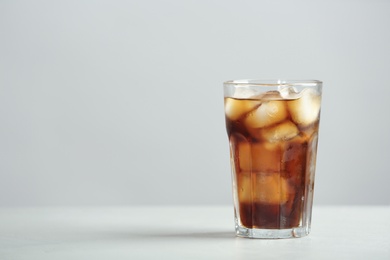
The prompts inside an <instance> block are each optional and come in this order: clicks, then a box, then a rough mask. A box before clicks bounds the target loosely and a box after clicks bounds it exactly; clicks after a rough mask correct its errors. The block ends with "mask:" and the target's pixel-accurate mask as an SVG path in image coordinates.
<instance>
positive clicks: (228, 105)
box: [225, 98, 261, 120]
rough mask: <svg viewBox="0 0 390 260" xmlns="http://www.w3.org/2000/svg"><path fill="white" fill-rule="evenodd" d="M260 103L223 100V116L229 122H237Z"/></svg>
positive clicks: (256, 101)
mask: <svg viewBox="0 0 390 260" xmlns="http://www.w3.org/2000/svg"><path fill="white" fill-rule="evenodd" d="M260 103H261V102H260V101H259V100H246V99H234V98H225V114H226V116H227V117H228V118H229V119H230V120H237V119H238V118H239V117H241V116H242V115H244V114H245V113H247V112H249V111H251V110H252V109H254V108H255V107H256V106H258V105H260Z"/></svg>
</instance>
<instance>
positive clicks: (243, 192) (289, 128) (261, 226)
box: [224, 81, 322, 238]
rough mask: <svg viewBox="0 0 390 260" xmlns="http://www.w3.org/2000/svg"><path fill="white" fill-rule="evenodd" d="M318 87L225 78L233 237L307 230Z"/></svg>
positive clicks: (272, 235)
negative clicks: (233, 225)
mask: <svg viewBox="0 0 390 260" xmlns="http://www.w3.org/2000/svg"><path fill="white" fill-rule="evenodd" d="M321 90H322V83H321V82H319V81H302V82H301V81H299V82H298V81H275V82H266V83H264V82H260V81H229V82H225V84H224V91H225V116H226V129H227V134H228V137H229V144H230V158H231V167H232V181H233V195H234V196H233V197H234V206H235V221H236V232H237V235H238V236H244V237H252V238H255V237H259V238H284V237H301V236H305V235H307V234H308V233H309V232H310V226H311V208H312V201H313V188H314V174H315V165H316V151H317V142H318V128H319V119H320V107H321Z"/></svg>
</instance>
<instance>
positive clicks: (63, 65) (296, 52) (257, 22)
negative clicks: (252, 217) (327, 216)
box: [0, 0, 390, 206]
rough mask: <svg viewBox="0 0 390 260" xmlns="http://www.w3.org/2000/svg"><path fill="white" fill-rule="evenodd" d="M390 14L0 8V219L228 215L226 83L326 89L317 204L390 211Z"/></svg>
mask: <svg viewBox="0 0 390 260" xmlns="http://www.w3.org/2000/svg"><path fill="white" fill-rule="evenodd" d="M389 26H390V1H384V0H383V1H380V0H376V1H368V0H367V1H345V0H344V1H302V0H296V1H287V0H286V1H212V0H211V1H210V0H208V1H199V0H197V1H180V0H168V1H157V0H154V1H108V0H107V1H79V0H77V1H75V0H72V1H49V0H47V1H42V0H36V1H27V0H21V1H20V0H19V1H18V0H12V1H11V0H9V1H7V0H1V1H0V206H44V205H48V206H50V205H80V206H82V205H127V204H218V203H219V204H229V203H231V201H232V198H231V184H230V168H229V167H230V166H229V153H228V141H227V136H226V133H225V125H224V110H223V99H222V82H223V81H224V80H229V79H241V78H266V79H269V78H284V79H319V80H323V81H324V94H323V109H322V117H321V133H320V143H319V151H318V152H319V154H318V163H317V175H316V190H315V203H318V204H387V205H389V204H390V192H389V190H390V188H389V183H390V177H389V175H390V172H389V167H388V165H389V163H390V152H389V147H390V137H389V134H390V116H389V112H390V101H389V97H390V83H389V79H388V77H389V74H390V29H389Z"/></svg>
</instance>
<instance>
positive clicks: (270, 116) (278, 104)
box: [245, 100, 288, 128]
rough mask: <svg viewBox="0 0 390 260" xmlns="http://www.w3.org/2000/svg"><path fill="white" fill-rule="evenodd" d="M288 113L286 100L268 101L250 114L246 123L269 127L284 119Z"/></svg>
mask: <svg viewBox="0 0 390 260" xmlns="http://www.w3.org/2000/svg"><path fill="white" fill-rule="evenodd" d="M287 115H288V114H287V108H286V105H285V102H284V101H281V100H271V101H266V102H263V103H261V105H260V106H259V107H258V108H256V109H255V110H253V111H252V112H250V113H249V114H248V116H247V117H246V118H245V124H246V125H247V126H248V127H251V128H260V127H267V126H270V125H273V124H276V123H279V122H281V121H283V120H284V119H286V118H287Z"/></svg>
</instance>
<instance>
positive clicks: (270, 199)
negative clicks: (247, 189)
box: [253, 173, 293, 204]
mask: <svg viewBox="0 0 390 260" xmlns="http://www.w3.org/2000/svg"><path fill="white" fill-rule="evenodd" d="M253 184H254V187H253V200H254V201H256V202H262V203H267V204H284V203H286V202H287V201H288V198H289V194H290V193H292V192H293V188H292V187H290V185H289V184H288V181H287V180H286V179H284V178H282V177H281V176H280V175H279V174H264V173H258V174H256V175H255V181H254V183H253Z"/></svg>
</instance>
